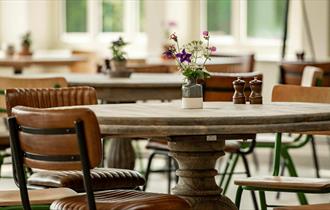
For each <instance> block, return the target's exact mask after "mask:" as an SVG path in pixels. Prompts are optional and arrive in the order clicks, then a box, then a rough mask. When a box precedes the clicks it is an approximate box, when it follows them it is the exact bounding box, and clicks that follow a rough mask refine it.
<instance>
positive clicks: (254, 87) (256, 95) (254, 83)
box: [249, 77, 262, 104]
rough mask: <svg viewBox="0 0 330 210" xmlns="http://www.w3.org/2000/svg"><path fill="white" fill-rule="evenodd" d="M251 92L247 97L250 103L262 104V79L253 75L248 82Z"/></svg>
mask: <svg viewBox="0 0 330 210" xmlns="http://www.w3.org/2000/svg"><path fill="white" fill-rule="evenodd" d="M249 83H250V88H251V94H250V97H249V101H250V104H262V95H261V90H262V81H261V80H258V78H257V77H254V80H251V81H250V82H249Z"/></svg>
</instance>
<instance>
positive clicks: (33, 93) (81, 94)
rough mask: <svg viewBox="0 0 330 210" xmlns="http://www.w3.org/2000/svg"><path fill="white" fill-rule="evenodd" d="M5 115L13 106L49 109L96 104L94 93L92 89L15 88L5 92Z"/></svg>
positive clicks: (9, 112) (9, 114)
mask: <svg viewBox="0 0 330 210" xmlns="http://www.w3.org/2000/svg"><path fill="white" fill-rule="evenodd" d="M6 104H7V114H8V116H11V110H12V108H13V107H15V106H28V107H34V108H50V107H59V106H76V105H92V104H97V99H96V91H95V89H94V88H92V87H67V88H32V89H24V88H16V89H7V90H6Z"/></svg>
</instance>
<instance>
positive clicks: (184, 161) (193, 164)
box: [168, 136, 237, 210]
mask: <svg viewBox="0 0 330 210" xmlns="http://www.w3.org/2000/svg"><path fill="white" fill-rule="evenodd" d="M206 139H207V138H206V136H184V137H181V136H177V137H171V139H170V140H169V143H168V144H169V148H170V151H171V152H170V155H171V156H172V157H173V158H175V159H176V160H177V161H178V164H179V170H177V172H176V174H177V175H178V176H179V182H178V184H177V185H176V186H175V187H174V188H173V190H172V192H173V194H175V195H179V196H181V197H183V198H184V199H186V200H187V201H188V202H189V203H190V204H191V206H192V207H193V209H194V210H202V209H208V210H231V209H233V210H234V209H235V210H236V209H237V208H236V206H235V204H234V203H233V202H232V201H231V200H229V199H228V198H226V197H225V196H223V195H221V191H222V189H221V188H219V187H218V185H217V184H216V182H215V178H214V177H215V176H216V175H217V174H218V173H217V170H215V163H216V160H217V159H218V158H219V157H221V156H223V155H224V151H223V149H224V146H225V141H224V140H218V141H207V140H206Z"/></svg>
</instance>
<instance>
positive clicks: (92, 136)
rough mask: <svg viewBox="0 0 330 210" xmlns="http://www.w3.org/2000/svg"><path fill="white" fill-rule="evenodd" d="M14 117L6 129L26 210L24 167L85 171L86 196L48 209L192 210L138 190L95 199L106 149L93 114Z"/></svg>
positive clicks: (23, 113) (38, 112)
mask: <svg viewBox="0 0 330 210" xmlns="http://www.w3.org/2000/svg"><path fill="white" fill-rule="evenodd" d="M12 113H13V117H11V118H9V119H8V124H9V128H10V135H11V145H12V151H13V155H14V164H15V168H16V171H17V178H18V181H19V188H20V194H21V198H22V204H23V206H24V209H30V208H29V207H30V202H29V196H28V194H27V187H26V178H25V173H24V165H25V166H28V167H31V168H38V169H45V170H79V169H81V170H82V172H81V173H82V174H83V181H84V187H85V190H86V193H83V194H79V195H77V196H71V197H67V198H63V199H59V200H56V201H54V202H53V203H52V204H51V206H50V209H62V210H65V209H90V210H94V209H102V210H103V209H104V210H111V209H121V210H128V209H135V210H140V209H143V210H151V209H153V210H154V209H164V210H165V209H166V210H186V209H190V205H189V204H188V203H187V202H186V201H185V200H184V199H182V198H180V197H178V196H174V195H164V194H156V193H145V192H141V191H134V190H126V191H125V190H107V191H99V192H95V193H94V189H93V185H92V181H91V174H90V169H93V168H95V167H97V166H98V165H99V164H100V163H101V161H102V143H101V134H100V128H99V125H98V122H97V118H96V116H95V114H94V113H93V112H92V111H91V110H90V109H88V108H73V107H65V108H56V109H37V108H31V107H22V106H17V107H14V108H13V109H12Z"/></svg>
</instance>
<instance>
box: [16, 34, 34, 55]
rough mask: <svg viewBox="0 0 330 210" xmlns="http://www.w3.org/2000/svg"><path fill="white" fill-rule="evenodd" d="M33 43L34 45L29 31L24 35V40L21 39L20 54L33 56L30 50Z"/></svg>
mask: <svg viewBox="0 0 330 210" xmlns="http://www.w3.org/2000/svg"><path fill="white" fill-rule="evenodd" d="M31 45H32V39H31V33H30V32H27V33H25V34H24V35H23V36H22V41H21V48H22V49H21V51H20V52H19V55H23V56H31V55H32V52H31V51H30V47H31Z"/></svg>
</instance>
